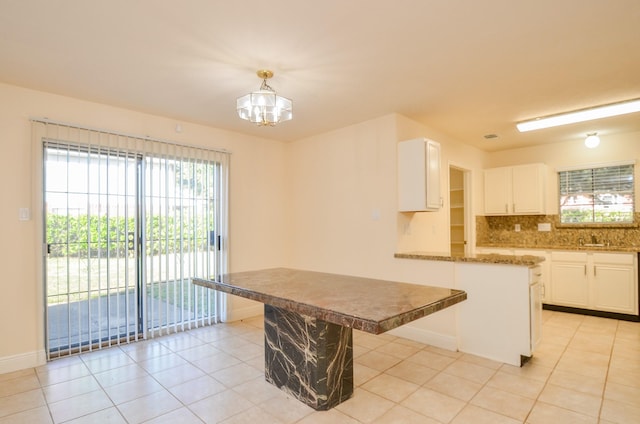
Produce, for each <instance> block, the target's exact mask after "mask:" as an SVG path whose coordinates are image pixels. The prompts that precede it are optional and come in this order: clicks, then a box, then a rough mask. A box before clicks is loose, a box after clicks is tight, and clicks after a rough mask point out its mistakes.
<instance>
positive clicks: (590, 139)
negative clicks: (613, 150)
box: [584, 133, 600, 149]
mask: <svg viewBox="0 0 640 424" xmlns="http://www.w3.org/2000/svg"><path fill="white" fill-rule="evenodd" d="M599 144H600V137H598V133H591V134H587V138H585V139H584V145H585V146H587V147H588V148H590V149H595V148H596V147H598V145H599Z"/></svg>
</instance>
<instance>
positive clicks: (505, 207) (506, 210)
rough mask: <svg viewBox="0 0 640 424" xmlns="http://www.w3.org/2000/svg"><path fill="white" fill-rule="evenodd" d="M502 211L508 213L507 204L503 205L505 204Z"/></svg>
mask: <svg viewBox="0 0 640 424" xmlns="http://www.w3.org/2000/svg"><path fill="white" fill-rule="evenodd" d="M504 211H505V212H506V213H509V204H508V203H505V204H504Z"/></svg>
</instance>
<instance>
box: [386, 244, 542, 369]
mask: <svg viewBox="0 0 640 424" xmlns="http://www.w3.org/2000/svg"><path fill="white" fill-rule="evenodd" d="M394 256H395V257H396V258H397V259H398V260H401V261H402V267H403V268H405V269H407V270H408V271H409V270H410V271H411V274H422V275H424V276H425V279H424V283H425V284H433V283H431V278H432V277H431V276H432V275H434V274H435V273H438V279H437V281H438V283H439V284H445V285H444V287H448V288H453V289H458V290H464V291H465V292H466V293H467V301H465V302H464V303H463V304H461V305H460V306H459V307H458V308H456V310H455V312H456V314H455V315H454V314H452V313H449V315H450V316H446V315H447V311H445V312H444V313H443V314H439V315H438V316H433V317H429V318H426V319H422V320H419V321H415V322H414V323H411V324H408V325H406V326H403V327H401V328H398V329H396V330H394V331H393V332H392V334H394V335H397V336H401V337H406V338H409V339H412V340H416V341H419V342H421V343H426V344H430V345H434V346H438V347H442V348H445V349H449V350H457V351H460V352H464V353H469V354H473V355H477V356H481V357H483V358H487V359H492V360H494V361H500V362H504V363H507V364H510V365H514V366H521V365H522V364H523V363H524V362H526V361H527V360H529V359H530V358H531V357H532V356H533V353H534V351H535V349H536V346H537V344H538V342H539V341H540V338H541V328H542V323H541V321H542V273H541V267H540V264H541V263H542V262H544V260H545V258H544V257H541V256H535V255H501V254H477V255H468V256H450V255H446V254H438V253H430V252H402V253H396V254H395V255H394ZM450 322H455V325H453V326H452V325H449V323H450Z"/></svg>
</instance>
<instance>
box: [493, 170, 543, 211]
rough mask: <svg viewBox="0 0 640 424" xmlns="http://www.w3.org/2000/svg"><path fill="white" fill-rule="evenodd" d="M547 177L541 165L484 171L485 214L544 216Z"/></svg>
mask: <svg viewBox="0 0 640 424" xmlns="http://www.w3.org/2000/svg"><path fill="white" fill-rule="evenodd" d="M546 174H547V167H546V165H544V164H542V163H534V164H528V165H518V166H505V167H501V168H492V169H485V170H484V213H485V215H544V214H545V213H546V210H545V193H546V186H545V184H546V178H545V177H546Z"/></svg>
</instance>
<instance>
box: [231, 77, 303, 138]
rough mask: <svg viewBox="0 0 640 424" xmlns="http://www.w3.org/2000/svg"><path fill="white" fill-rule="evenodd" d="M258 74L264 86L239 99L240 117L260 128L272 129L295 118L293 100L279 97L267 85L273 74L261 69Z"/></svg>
mask: <svg viewBox="0 0 640 424" xmlns="http://www.w3.org/2000/svg"><path fill="white" fill-rule="evenodd" d="M256 73H257V75H258V77H259V78H260V79H262V85H261V86H260V89H259V90H258V91H254V92H251V93H249V94H246V95H244V96H242V97H238V100H237V109H238V116H240V118H242V119H245V120H247V121H251V122H253V123H254V124H258V126H267V125H268V126H271V127H272V126H274V125H276V124H277V123H279V122H284V121H288V120H290V119H291V118H292V116H293V113H292V103H291V100H290V99H287V98H286V97H282V96H278V95H277V94H276V92H275V91H274V90H273V88H271V87H269V84H267V80H268V79H269V78H271V77H273V72H272V71H269V70H266V69H261V70H259V71H258V72H256Z"/></svg>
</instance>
